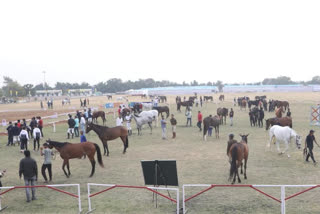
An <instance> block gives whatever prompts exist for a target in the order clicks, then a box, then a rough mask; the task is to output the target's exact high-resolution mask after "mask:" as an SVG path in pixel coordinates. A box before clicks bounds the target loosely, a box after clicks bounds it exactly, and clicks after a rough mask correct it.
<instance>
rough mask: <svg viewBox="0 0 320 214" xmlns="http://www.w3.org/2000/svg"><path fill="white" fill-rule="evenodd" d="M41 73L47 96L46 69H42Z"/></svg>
mask: <svg viewBox="0 0 320 214" xmlns="http://www.w3.org/2000/svg"><path fill="white" fill-rule="evenodd" d="M42 73H43V88H44V90H45V91H46V95H45V96H47V88H46V71H42Z"/></svg>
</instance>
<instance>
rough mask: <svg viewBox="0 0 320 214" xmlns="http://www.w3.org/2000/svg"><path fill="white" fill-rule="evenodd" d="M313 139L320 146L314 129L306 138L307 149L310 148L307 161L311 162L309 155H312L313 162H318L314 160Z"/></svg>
mask: <svg viewBox="0 0 320 214" xmlns="http://www.w3.org/2000/svg"><path fill="white" fill-rule="evenodd" d="M313 141H314V142H315V143H316V144H317V145H318V147H320V146H319V144H318V143H317V141H316V138H315V137H314V130H310V132H309V134H308V136H307V138H306V141H305V149H306V148H308V150H307V152H308V155H307V158H306V161H307V162H309V157H311V159H312V161H313V163H314V164H316V163H317V162H316V161H315V160H314V157H313V152H312V149H313Z"/></svg>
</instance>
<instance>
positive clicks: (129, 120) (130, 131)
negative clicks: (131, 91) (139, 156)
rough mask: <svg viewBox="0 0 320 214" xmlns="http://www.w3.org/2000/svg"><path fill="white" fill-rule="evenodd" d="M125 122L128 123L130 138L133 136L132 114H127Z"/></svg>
mask: <svg viewBox="0 0 320 214" xmlns="http://www.w3.org/2000/svg"><path fill="white" fill-rule="evenodd" d="M125 120H126V121H127V129H128V135H129V136H130V135H132V129H131V115H130V112H128V113H127V116H126V118H125Z"/></svg>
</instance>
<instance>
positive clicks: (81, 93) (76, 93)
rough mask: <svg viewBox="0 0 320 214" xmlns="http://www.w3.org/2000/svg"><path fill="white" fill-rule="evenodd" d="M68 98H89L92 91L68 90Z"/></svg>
mask: <svg viewBox="0 0 320 214" xmlns="http://www.w3.org/2000/svg"><path fill="white" fill-rule="evenodd" d="M68 95H69V96H91V95H92V89H69V90H68Z"/></svg>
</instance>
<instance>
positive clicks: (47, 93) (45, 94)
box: [36, 90, 62, 97]
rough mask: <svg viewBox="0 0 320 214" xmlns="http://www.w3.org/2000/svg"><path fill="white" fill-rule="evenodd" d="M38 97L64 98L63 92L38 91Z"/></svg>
mask: <svg viewBox="0 0 320 214" xmlns="http://www.w3.org/2000/svg"><path fill="white" fill-rule="evenodd" d="M36 96H37V97H50V96H62V90H37V91H36Z"/></svg>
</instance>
